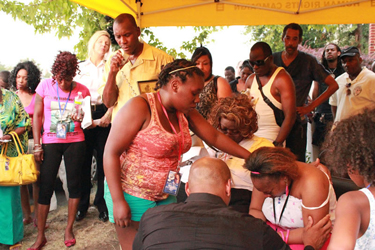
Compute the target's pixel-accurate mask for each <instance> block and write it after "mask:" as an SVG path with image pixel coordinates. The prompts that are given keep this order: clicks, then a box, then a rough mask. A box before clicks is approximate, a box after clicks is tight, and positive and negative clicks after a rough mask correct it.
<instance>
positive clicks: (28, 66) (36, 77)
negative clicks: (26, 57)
mask: <svg viewBox="0 0 375 250" xmlns="http://www.w3.org/2000/svg"><path fill="white" fill-rule="evenodd" d="M21 69H24V70H26V71H27V87H28V88H29V90H30V93H31V94H34V93H35V89H36V87H37V86H38V84H39V83H40V76H41V72H40V70H39V68H38V67H37V66H36V65H35V64H34V63H33V62H32V61H26V62H20V63H18V64H17V65H16V67H14V69H13V70H12V72H10V76H9V83H10V84H11V85H12V86H13V87H14V88H17V82H16V79H17V74H18V71H20V70H21Z"/></svg>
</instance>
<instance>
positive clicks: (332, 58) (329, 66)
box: [312, 43, 345, 147]
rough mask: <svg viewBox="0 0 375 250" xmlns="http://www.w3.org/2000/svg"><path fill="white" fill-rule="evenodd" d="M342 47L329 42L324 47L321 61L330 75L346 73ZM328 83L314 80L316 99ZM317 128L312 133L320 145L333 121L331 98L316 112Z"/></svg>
mask: <svg viewBox="0 0 375 250" xmlns="http://www.w3.org/2000/svg"><path fill="white" fill-rule="evenodd" d="M340 55H341V49H340V47H339V46H338V45H337V44H335V43H329V44H327V45H326V46H325V47H324V51H323V55H322V60H321V63H322V65H323V66H324V68H325V69H326V70H327V71H329V73H330V75H331V76H332V77H333V78H334V79H336V77H338V76H339V75H341V74H343V73H345V69H344V67H343V66H342V64H341V60H340V58H339V57H340ZM326 89H327V85H326V84H325V83H324V82H316V81H314V89H313V93H312V99H313V100H315V99H316V98H317V97H318V96H320V95H321V94H322V93H323V92H324V91H326ZM314 122H315V130H314V133H313V135H312V144H313V145H315V146H318V147H320V146H321V145H322V143H323V141H324V138H325V135H326V133H327V131H328V128H327V125H328V124H330V123H332V122H333V116H332V110H331V105H330V104H329V100H325V101H324V102H323V103H322V104H320V105H319V106H318V107H317V108H316V110H315V114H314Z"/></svg>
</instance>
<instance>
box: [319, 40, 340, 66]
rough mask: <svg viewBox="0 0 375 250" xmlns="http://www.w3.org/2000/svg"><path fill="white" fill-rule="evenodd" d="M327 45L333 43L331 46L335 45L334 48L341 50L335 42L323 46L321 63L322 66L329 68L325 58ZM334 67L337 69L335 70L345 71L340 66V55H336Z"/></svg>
mask: <svg viewBox="0 0 375 250" xmlns="http://www.w3.org/2000/svg"><path fill="white" fill-rule="evenodd" d="M328 45H333V46H335V47H336V50H337V51H339V52H341V49H340V47H339V46H338V45H337V44H336V43H328V44H327V45H326V46H324V50H323V54H322V59H321V63H322V65H323V66H324V68H326V69H328V68H329V67H328V62H327V59H326V58H325V55H326V48H327V46H328ZM336 69H338V70H337V71H339V70H340V71H341V70H343V71H345V70H344V67H343V66H342V63H341V60H340V57H337V67H336Z"/></svg>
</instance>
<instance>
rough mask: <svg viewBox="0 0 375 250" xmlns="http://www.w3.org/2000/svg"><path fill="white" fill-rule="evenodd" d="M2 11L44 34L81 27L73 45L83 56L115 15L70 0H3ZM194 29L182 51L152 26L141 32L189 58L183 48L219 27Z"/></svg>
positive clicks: (204, 39) (61, 33)
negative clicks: (91, 39)
mask: <svg viewBox="0 0 375 250" xmlns="http://www.w3.org/2000/svg"><path fill="white" fill-rule="evenodd" d="M0 11H3V12H5V13H6V14H9V15H12V17H13V18H14V19H19V20H21V21H24V22H26V23H27V24H29V25H33V26H34V28H35V32H36V33H40V34H43V33H47V32H53V31H55V32H56V36H57V37H58V38H59V39H60V38H62V37H68V38H69V37H70V36H72V35H73V32H74V31H75V30H76V29H77V28H80V30H81V31H80V33H79V37H80V41H79V43H78V44H76V45H75V46H74V49H75V51H76V52H77V56H78V58H79V59H81V60H84V59H86V57H87V44H88V41H89V39H90V37H91V36H92V34H94V32H95V31H97V30H105V29H107V28H108V27H111V26H112V23H113V19H111V18H108V17H106V16H104V15H102V14H100V13H98V12H96V11H94V10H90V9H88V8H86V7H83V6H80V5H78V4H76V3H73V2H70V1H69V0H34V1H32V2H30V3H29V4H24V3H21V2H18V1H9V0H0ZM194 29H195V31H196V32H199V34H198V35H197V36H195V37H194V38H193V39H191V40H190V41H186V42H184V43H183V44H182V45H181V47H180V48H179V49H180V50H181V51H177V50H176V49H174V48H166V47H165V46H164V45H163V43H162V42H161V41H160V40H159V39H158V38H157V37H155V35H154V33H153V32H152V29H151V28H146V29H143V30H142V36H143V37H148V38H149V41H148V43H149V44H150V45H152V46H155V47H157V48H160V49H162V50H164V51H166V52H167V53H168V54H170V55H172V56H174V57H176V58H177V57H178V58H186V55H185V54H184V53H183V51H187V52H190V53H191V52H192V51H193V50H194V49H195V48H196V47H197V46H199V45H200V44H203V43H206V44H207V43H209V42H210V41H209V40H208V36H209V35H210V34H211V33H213V32H216V31H218V30H219V28H217V27H204V26H202V27H194ZM112 44H113V45H114V48H115V49H116V48H118V46H117V44H116V42H115V41H114V39H113V40H112Z"/></svg>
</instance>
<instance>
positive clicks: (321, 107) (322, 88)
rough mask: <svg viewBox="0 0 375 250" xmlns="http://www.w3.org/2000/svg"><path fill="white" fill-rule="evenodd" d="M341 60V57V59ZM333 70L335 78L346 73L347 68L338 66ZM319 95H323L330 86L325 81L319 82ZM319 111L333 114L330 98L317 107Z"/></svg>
mask: <svg viewBox="0 0 375 250" xmlns="http://www.w3.org/2000/svg"><path fill="white" fill-rule="evenodd" d="M339 60H340V59H339ZM331 72H333V74H334V75H335V77H334V78H336V77H338V76H339V75H342V74H343V73H345V70H344V68H343V67H337V68H336V69H335V70H334V69H331ZM318 85H319V95H321V94H322V93H323V92H324V91H326V89H327V88H328V86H327V84H325V83H324V82H319V83H318ZM316 112H317V113H324V114H331V113H332V110H331V105H329V98H328V99H327V100H325V101H324V102H323V103H322V104H320V105H319V106H318V107H316Z"/></svg>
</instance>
